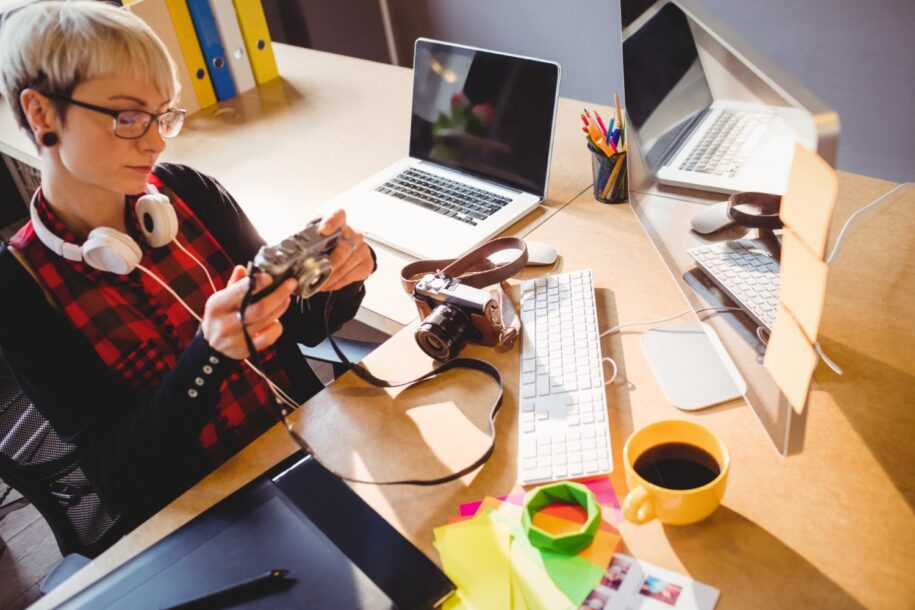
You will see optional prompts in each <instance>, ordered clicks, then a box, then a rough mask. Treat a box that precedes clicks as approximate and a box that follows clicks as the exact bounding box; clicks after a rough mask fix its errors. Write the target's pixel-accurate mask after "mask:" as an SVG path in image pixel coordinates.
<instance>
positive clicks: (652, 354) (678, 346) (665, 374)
mask: <svg viewBox="0 0 915 610" xmlns="http://www.w3.org/2000/svg"><path fill="white" fill-rule="evenodd" d="M642 349H643V350H644V351H645V356H647V358H648V362H649V364H650V365H651V369H652V370H653V371H654V374H655V376H656V377H657V378H658V383H659V384H660V385H661V390H662V391H663V392H664V396H666V397H667V400H669V401H670V402H671V404H673V405H674V406H675V407H677V408H678V409H684V410H686V411H693V410H696V409H702V408H704V407H710V406H712V405H716V404H719V403H722V402H727V401H728V400H733V399H735V398H738V397H740V396H743V395H744V394H746V392H747V384H746V382H745V381H744V380H743V377H741V375H740V372H739V371H738V370H737V367H736V366H734V362H733V361H732V360H731V357H730V356H728V353H727V352H726V351H725V349H724V346H723V345H721V341H720V340H719V339H718V336H717V335H716V334H715V332H714V331H713V330H712V329H711V327H709V326H708V325H707V324H704V323H702V322H689V323H687V324H678V325H674V326H660V327H658V328H652V329H651V330H649V331H648V332H646V333H645V334H644V335H642Z"/></svg>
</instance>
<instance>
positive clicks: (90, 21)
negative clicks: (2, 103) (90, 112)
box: [0, 0, 180, 141]
mask: <svg viewBox="0 0 915 610" xmlns="http://www.w3.org/2000/svg"><path fill="white" fill-rule="evenodd" d="M0 58H2V59H0V62H2V65H0V95H2V96H4V97H6V99H7V101H8V103H9V104H10V106H11V108H12V109H13V111H14V112H15V113H16V118H17V120H18V121H19V126H20V127H22V129H24V130H25V131H26V132H27V133H28V134H29V137H31V138H32V140H33V141H34V135H33V134H32V133H31V131H30V130H29V124H28V121H27V120H26V116H25V112H24V111H23V110H22V107H21V104H20V103H19V96H20V94H21V93H22V91H23V90H24V89H27V88H30V89H35V90H37V91H41V92H43V93H51V94H55V95H60V96H64V97H69V96H70V94H71V93H72V92H73V89H75V88H76V86H77V85H78V84H79V83H80V82H82V81H84V80H88V79H91V78H98V77H104V76H111V75H115V74H127V75H129V76H131V77H133V78H140V79H149V80H150V81H151V82H152V83H153V85H155V87H156V89H157V90H158V91H159V93H161V94H162V95H164V96H166V97H167V98H168V99H169V100H176V99H177V96H178V92H179V89H180V85H179V83H178V79H177V76H176V71H175V70H176V68H175V63H174V62H173V61H172V59H171V57H170V56H169V54H168V51H167V50H166V48H165V45H163V44H162V41H161V40H160V39H159V37H158V36H156V33H155V32H153V30H152V29H151V28H150V27H149V26H148V25H147V24H146V22H144V21H143V20H142V19H140V18H139V17H137V16H136V15H134V14H133V13H131V12H129V11H126V10H124V9H121V8H119V7H117V6H116V5H113V4H109V3H108V2H98V1H95V0H63V1H61V0H47V1H45V2H32V3H29V4H25V5H24V6H21V7H20V8H17V9H13V10H12V11H9V12H7V14H6V16H5V17H4V19H3V21H2V23H0ZM65 106H66V105H65V104H64V103H58V104H57V107H58V109H59V111H60V115H61V120H63V118H64V116H65Z"/></svg>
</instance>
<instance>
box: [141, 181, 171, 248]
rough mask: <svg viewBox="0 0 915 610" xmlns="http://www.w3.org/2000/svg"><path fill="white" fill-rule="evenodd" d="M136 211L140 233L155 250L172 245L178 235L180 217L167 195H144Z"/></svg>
mask: <svg viewBox="0 0 915 610" xmlns="http://www.w3.org/2000/svg"><path fill="white" fill-rule="evenodd" d="M153 190H155V189H153ZM136 211H137V218H138V219H139V220H140V231H142V232H143V237H145V238H146V243H148V244H149V245H150V246H152V247H153V248H161V247H162V246H164V245H166V244H168V243H171V241H172V240H173V239H175V237H176V236H177V235H178V215H177V214H176V213H175V208H174V207H172V202H171V201H169V200H168V197H166V196H165V195H160V194H159V193H158V192H156V193H149V194H146V195H143V196H142V197H140V198H139V199H137V205H136Z"/></svg>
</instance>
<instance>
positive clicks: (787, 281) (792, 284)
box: [778, 231, 829, 343]
mask: <svg viewBox="0 0 915 610" xmlns="http://www.w3.org/2000/svg"><path fill="white" fill-rule="evenodd" d="M780 264H781V269H780V273H779V275H780V278H779V297H778V300H779V301H781V303H782V305H784V306H785V307H786V308H787V309H788V311H790V312H791V313H792V315H793V316H794V319H795V320H797V323H798V324H799V325H800V327H801V329H802V330H803V331H804V334H805V335H807V339H808V340H809V341H810V342H811V343H816V340H817V332H818V331H819V329H820V318H821V316H822V314H823V300H824V299H825V298H826V276H827V273H828V271H829V267H828V266H827V265H826V263H824V262H823V261H822V260H821V259H820V258H818V257H817V256H816V255H815V254H814V253H813V252H811V251H810V249H809V248H808V247H807V246H806V245H805V244H804V242H803V241H801V240H800V239H798V237H797V235H795V233H794V232H793V231H785V233H784V234H783V235H782V256H781V263H780Z"/></svg>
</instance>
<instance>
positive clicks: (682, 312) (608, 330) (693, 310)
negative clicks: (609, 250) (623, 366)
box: [598, 306, 743, 337]
mask: <svg viewBox="0 0 915 610" xmlns="http://www.w3.org/2000/svg"><path fill="white" fill-rule="evenodd" d="M703 311H719V312H725V311H743V309H741V308H740V307H726V306H721V307H703V308H701V309H693V308H692V307H690V308H689V309H684V310H683V311H681V312H680V313H677V314H674V315H672V316H668V317H666V318H660V319H657V320H647V321H645V322H627V323H626V324H620V325H619V326H614V327H613V328H610V329H607V330H605V331H604V332H602V333H601V334H600V335H598V337H605V336H607V335H611V334H613V333H616V332H619V331H620V330H621V329H623V328H628V327H630V326H645V325H646V324H660V323H661V322H667V321H668V320H674V319H676V318H679V317H680V316H685V315H686V314H688V313H691V312H692V313H702V312H703Z"/></svg>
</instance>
